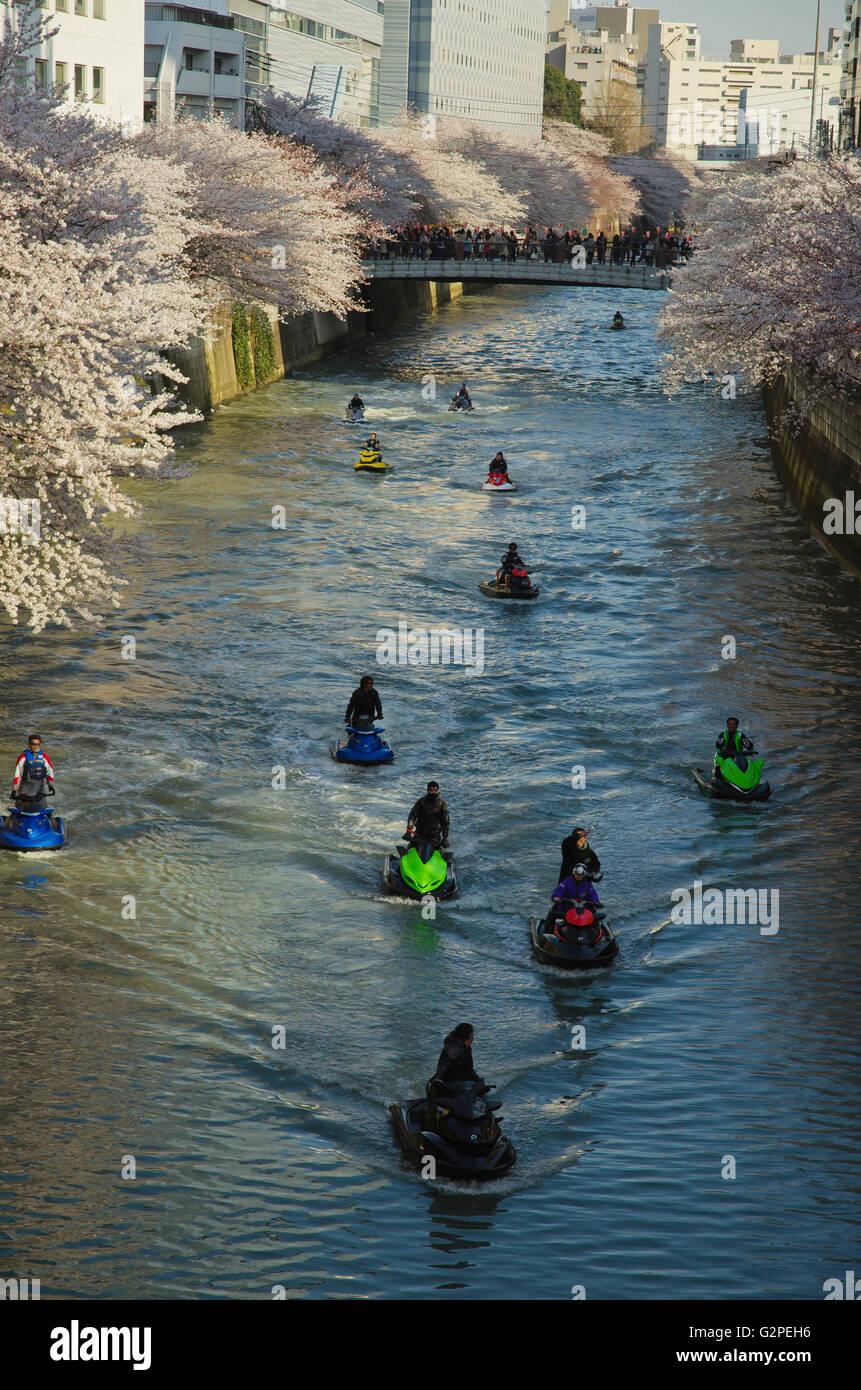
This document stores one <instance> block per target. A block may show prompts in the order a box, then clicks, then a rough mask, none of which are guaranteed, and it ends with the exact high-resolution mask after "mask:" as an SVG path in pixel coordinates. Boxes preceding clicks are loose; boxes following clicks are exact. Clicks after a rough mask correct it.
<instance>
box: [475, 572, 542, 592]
mask: <svg viewBox="0 0 861 1390" xmlns="http://www.w3.org/2000/svg"><path fill="white" fill-rule="evenodd" d="M478 587H479V589H480V590H481V592H482V593H483V594H486V595H487V597H488V598H537V597H538V585H537V584H533V583H532V580H531V579H530V578H529V575H528V574H527V572H526V570H525V569H521V568H519V567H518V568H516V569H513V570H512V571H511V573H510V574H509V576H508V581H507V582H506V580H504V579H496V578H494V579H489V580H488V581H487V582H486V583H484V584H479V586H478Z"/></svg>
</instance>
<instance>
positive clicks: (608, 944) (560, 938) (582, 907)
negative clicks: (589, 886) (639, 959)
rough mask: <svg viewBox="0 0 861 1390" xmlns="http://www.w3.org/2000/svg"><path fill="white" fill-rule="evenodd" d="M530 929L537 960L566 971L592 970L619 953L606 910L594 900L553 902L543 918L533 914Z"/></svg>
mask: <svg viewBox="0 0 861 1390" xmlns="http://www.w3.org/2000/svg"><path fill="white" fill-rule="evenodd" d="M529 931H530V934H531V936H532V947H533V950H534V951H535V954H536V956H537V957H538V959H539V960H540V961H541V962H542V963H543V964H544V965H557V966H561V968H562V969H563V970H593V969H595V968H596V967H598V966H601V965H609V964H610V962H611V961H612V960H614V959H615V958H616V956H617V955H618V954H619V943H618V941H617V940H616V938H615V936H614V935H613V933H612V932H611V930H610V927H609V924H608V922H607V918H606V913H605V912H604V909H603V907H596V906H595V904H594V903H588V902H560V903H554V904H553V906H552V908H551V909H550V911H549V912H548V914H547V916H546V917H545V918H544V919H543V920H542V919H541V918H539V917H530V919H529Z"/></svg>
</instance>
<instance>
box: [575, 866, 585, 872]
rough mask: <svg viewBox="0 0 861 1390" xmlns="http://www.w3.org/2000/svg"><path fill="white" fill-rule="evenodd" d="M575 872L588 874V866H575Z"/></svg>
mask: <svg viewBox="0 0 861 1390" xmlns="http://www.w3.org/2000/svg"><path fill="white" fill-rule="evenodd" d="M574 872H575V874H585V872H586V865H585V864H575V865H574Z"/></svg>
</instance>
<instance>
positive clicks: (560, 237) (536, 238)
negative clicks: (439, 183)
mask: <svg viewBox="0 0 861 1390" xmlns="http://www.w3.org/2000/svg"><path fill="white" fill-rule="evenodd" d="M578 247H580V248H582V251H578V249H577V248H578ZM366 254H367V256H368V258H369V259H373V260H395V259H400V260H403V259H407V260H423V261H427V260H456V261H494V260H503V261H517V260H527V261H528V260H533V261H534V260H542V259H543V260H544V261H555V262H558V263H560V264H561V263H563V262H566V261H569V262H570V261H572V260H581V259H582V260H584V261H585V263H586V265H592V264H593V263H595V264H596V265H608V264H609V265H624V264H626V263H627V264H629V265H636V264H638V263H642V264H644V265H647V266H655V267H656V268H657V269H662V268H663V267H665V266H668V265H673V264H674V263H676V262H682V263H684V262H686V261H687V260H688V259H689V258H690V256H691V255H692V254H693V242H692V238H691V236H690V235H683V234H682V233H681V232H680V231H678V230H676V229H675V228H671V227H656V228H639V227H636V226H632V227H628V228H627V229H626V230H625V231H624V232H613V233H606V232H604V231H603V230H601V229H600V228H599V230H598V232H597V234H595V233H593V232H592V231H590V230H589V229H588V228H585V227H584V228H583V230H582V232H581V231H576V230H572V229H570V228H569V229H568V230H566V231H559V230H557V229H556V228H555V227H546V228H545V229H544V230H543V232H542V231H539V230H538V229H537V228H535V227H532V226H528V227H527V228H526V230H525V231H523V232H521V233H520V234H519V235H518V233H517V232H515V231H514V230H513V229H512V228H509V229H508V230H506V229H505V228H503V227H500V228H499V229H498V230H494V229H491V228H487V227H451V226H446V225H444V224H443V225H426V224H422V223H419V222H407V223H400V224H398V225H397V226H393V227H389V228H388V229H387V231H386V232H384V233H383V234H381V235H380V236H378V237H377V238H375V239H374V240H372V241H371V242H370V243H369V244H368V247H367V252H366Z"/></svg>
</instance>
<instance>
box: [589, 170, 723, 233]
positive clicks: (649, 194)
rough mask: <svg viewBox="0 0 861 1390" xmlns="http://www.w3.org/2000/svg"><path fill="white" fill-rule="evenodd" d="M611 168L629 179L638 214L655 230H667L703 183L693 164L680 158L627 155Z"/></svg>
mask: <svg viewBox="0 0 861 1390" xmlns="http://www.w3.org/2000/svg"><path fill="white" fill-rule="evenodd" d="M611 164H612V167H613V168H614V169H616V170H617V171H618V172H619V173H620V174H622V175H624V176H625V177H626V178H628V179H630V180H631V182H632V183H633V184H634V186H635V188H636V189H637V191H638V193H639V196H640V202H641V206H642V211H643V214H644V216H646V217H647V218H648V219H649V221H650V222H652V223H654V224H655V226H657V227H667V226H669V225H670V223H671V222H672V221H673V219H674V218H675V217H676V216H677V215H678V214H679V213H681V212H683V210H685V208H686V207H689V206H690V200H691V198H692V196H693V195H694V194H695V192H696V191H697V190H700V189H703V188H704V187H705V184H704V180H703V179H702V178H701V176H700V175H699V174H698V173H697V171H696V169H695V168H694V166H693V164H691V162H690V161H689V160H687V159H683V158H682V157H681V156H680V155H676V154H673V153H670V152H669V151H668V152H665V153H661V154H655V155H641V154H627V155H622V156H620V157H618V158H615V159H613V160H611Z"/></svg>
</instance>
